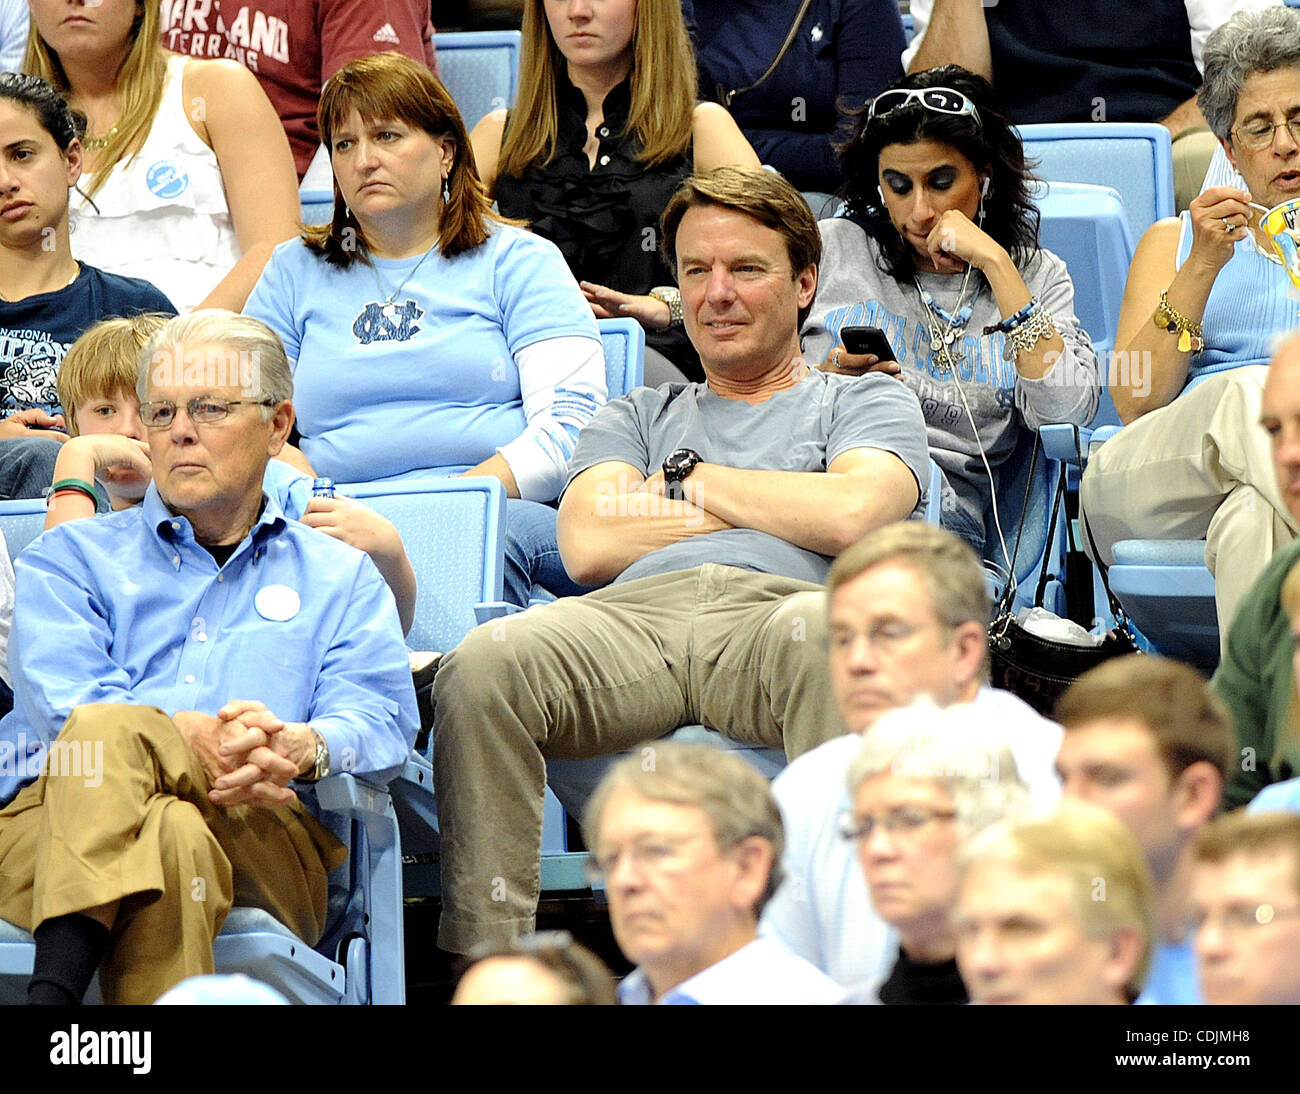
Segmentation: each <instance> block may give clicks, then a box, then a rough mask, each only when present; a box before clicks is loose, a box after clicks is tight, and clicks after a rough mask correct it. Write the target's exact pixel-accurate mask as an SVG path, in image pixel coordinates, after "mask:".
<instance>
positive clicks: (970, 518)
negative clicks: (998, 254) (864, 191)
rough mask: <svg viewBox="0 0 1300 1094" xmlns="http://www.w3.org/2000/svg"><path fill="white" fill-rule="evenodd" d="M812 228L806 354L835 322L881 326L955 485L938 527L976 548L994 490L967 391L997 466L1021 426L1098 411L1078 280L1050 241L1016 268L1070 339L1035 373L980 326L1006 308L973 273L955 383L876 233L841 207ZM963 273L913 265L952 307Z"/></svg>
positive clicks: (827, 345) (820, 353)
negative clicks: (1077, 311)
mask: <svg viewBox="0 0 1300 1094" xmlns="http://www.w3.org/2000/svg"><path fill="white" fill-rule="evenodd" d="M819 227H820V228H821V233H822V264H821V267H820V270H819V276H818V282H817V298H816V300H814V301H813V310H812V314H811V315H809V317H808V322H807V323H805V324H804V328H803V347H804V356H805V357H806V358H807V359H808V361H809V362H810V363H812V364H816V363H818V362H820V361H823V360H825V358H826V355H827V354H828V353H829V352H830V351H831V349H832V348H833V347H834V346H835V345H836V344H837V343H838V342H839V341H840V329H841V328H842V327H846V326H854V325H861V326H868V327H880V328H881V329H882V330H883V331H884V332H885V336H886V337H887V338H888V339H889V343H890V345H891V346H892V347H893V349H894V354H895V356H896V359H897V361H898V363H899V364H900V365H901V366H902V372H900V373H899V377H900V378H901V379H902V381H903V383H904V384H906V385H907V387H908V388H909V389H910V390H911V391H913V392H914V393H915V395H916V398H917V399H919V400H920V403H921V410H922V412H923V413H924V414H925V422H926V426H927V428H928V430H929V439H930V455H931V456H933V457H934V462H935V463H937V464H938V465H939V467H940V469H941V470H942V471H943V473H944V478H945V479H946V480H947V483H948V484H949V486H950V488H951V491H952V493H951V494H950V493H949V491H948V490H945V492H944V498H943V516H942V522H943V525H944V527H946V528H950V529H951V530H952V531H953V532H956V533H957V534H958V535H960V536H962V537H963V538H964V539H966V540H968V541H969V542H971V543H972V545H974V546H977V547H978V546H980V545H981V544H982V542H983V538H984V514H985V511H986V510H987V509H988V507H989V497H990V494H991V491H990V489H989V479H988V472H987V471H985V470H984V464H983V462H982V461H981V460H980V454H979V446H978V445H977V444H976V442H975V433H974V432H973V431H972V429H971V423H970V419H969V418H968V417H967V415H966V408H965V406H964V405H963V403H962V395H963V394H964V395H965V397H966V401H967V402H968V403H969V404H970V410H971V415H972V416H973V417H974V419H975V424H976V425H977V426H978V427H979V439H980V441H981V442H982V443H983V445H984V451H985V453H986V454H987V455H988V461H989V466H990V467H992V469H993V473H994V474H995V475H996V474H997V473H998V465H999V464H1000V463H1002V462H1003V461H1004V460H1006V458H1007V457H1008V456H1010V455H1011V453H1012V452H1013V451H1014V450H1015V447H1016V442H1017V440H1018V439H1019V433H1020V430H1021V429H1022V428H1024V427H1026V426H1027V427H1028V428H1030V429H1037V428H1038V427H1039V426H1040V425H1048V424H1052V423H1056V422H1068V423H1074V424H1076V425H1085V424H1086V423H1087V422H1088V421H1089V420H1090V419H1091V418H1092V415H1093V413H1094V412H1095V411H1096V409H1097V398H1098V366H1097V354H1096V353H1095V352H1094V351H1093V348H1092V340H1091V339H1090V338H1089V337H1088V334H1087V332H1086V331H1084V330H1083V329H1082V328H1081V327H1080V326H1079V321H1078V319H1076V318H1075V315H1074V284H1073V283H1072V282H1071V281H1070V275H1069V273H1068V271H1067V270H1066V268H1065V263H1064V262H1062V261H1061V260H1060V259H1059V258H1057V256H1056V255H1054V254H1052V252H1051V251H1043V250H1040V251H1039V252H1038V253H1037V254H1036V255H1035V256H1034V257H1033V258H1032V259H1031V260H1030V261H1029V262H1028V263H1026V264H1025V266H1024V267H1022V268H1021V269H1020V271H1019V272H1020V276H1021V277H1022V278H1023V279H1024V282H1025V287H1026V288H1028V289H1029V292H1030V294H1031V295H1033V296H1036V297H1037V298H1038V299H1039V301H1040V302H1041V303H1042V306H1043V307H1044V308H1045V309H1046V310H1047V311H1049V312H1050V313H1051V315H1052V319H1053V320H1054V321H1055V323H1056V329H1057V331H1058V332H1059V333H1060V335H1061V339H1062V340H1063V341H1064V342H1065V353H1064V355H1063V356H1062V357H1061V359H1060V360H1058V361H1057V362H1056V363H1055V364H1054V365H1053V366H1052V367H1051V368H1050V369H1049V370H1048V371H1047V372H1046V373H1045V374H1044V375H1043V377H1042V379H1039V380H1026V379H1025V378H1024V377H1022V376H1019V375H1017V373H1016V369H1015V363H1014V362H1012V361H1004V360H1003V359H1002V350H1003V347H1004V346H1005V345H1006V335H1004V334H1002V333H1000V332H994V333H993V334H987V335H986V334H983V333H982V331H983V330H984V328H985V327H987V326H991V325H992V324H994V323H997V322H998V321H999V320H1000V319H1002V314H1001V312H999V310H998V306H997V302H996V301H995V300H994V299H993V293H992V290H990V289H989V286H988V282H986V281H985V280H984V277H983V275H981V274H980V273H979V271H978V270H976V271H972V273H971V278H970V282H969V284H968V286H967V289H966V297H965V298H964V299H965V301H966V302H970V303H971V305H972V306H971V316H970V321H969V322H968V323H967V324H966V331H967V336H966V339H965V341H964V343H963V346H962V350H963V352H964V353H965V354H966V359H965V360H964V361H963V362H961V364H960V365H958V376H959V377H960V380H961V390H960V391H958V385H957V382H956V381H955V380H954V379H953V377H952V376H951V375H946V374H943V373H942V372H941V371H940V368H939V363H938V362H937V361H936V360H935V358H934V356H933V354H932V351H931V348H930V333H929V328H928V327H927V325H926V323H925V319H924V309H923V307H922V304H921V296H920V293H919V292H918V291H917V288H916V285H915V284H913V283H912V282H911V281H896V280H895V279H894V278H893V277H891V276H890V275H889V274H886V273H884V272H882V271H881V269H880V267H879V266H878V265H877V264H876V258H877V254H878V251H877V248H876V245H875V243H874V241H873V240H871V239H870V238H869V237H868V236H867V234H866V232H864V231H863V230H862V229H861V228H860V227H859V226H858V225H857V224H855V223H854V222H853V221H851V220H848V219H846V218H842V217H837V218H835V219H833V220H823V221H822V222H821V223H820V225H819ZM962 278H963V275H961V274H954V275H949V274H931V273H925V274H921V275H919V280H920V282H921V284H922V285H923V286H924V287H925V289H926V291H927V292H928V293H930V295H931V296H932V297H933V298H934V300H935V303H936V304H938V305H939V307H941V308H945V309H948V310H951V309H953V308H954V307H955V306H956V303H957V296H958V292H959V290H960V288H961V283H962ZM895 382H896V383H897V381H895Z"/></svg>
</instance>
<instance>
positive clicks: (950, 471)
mask: <svg viewBox="0 0 1300 1094" xmlns="http://www.w3.org/2000/svg"><path fill="white" fill-rule="evenodd" d="M840 161H841V165H842V167H843V170H844V177H845V179H846V182H845V187H844V191H843V195H844V197H845V203H846V204H845V210H844V212H843V213H842V214H841V215H840V216H838V217H835V218H833V219H831V220H824V221H822V222H821V230H822V241H823V248H824V249H823V254H822V266H821V270H820V277H819V282H818V288H817V299H816V300H815V301H814V303H813V311H812V314H811V315H810V316H809V319H808V322H807V323H806V324H805V325H804V330H803V335H804V355H805V357H806V358H807V359H808V360H809V361H820V362H821V365H820V367H821V368H823V369H826V370H827V371H831V372H845V373H850V374H859V373H862V372H866V371H870V370H875V371H883V372H888V373H891V374H893V375H895V376H897V377H898V378H899V379H900V380H902V381H903V383H905V384H907V386H908V387H909V388H911V390H912V391H914V392H915V393H916V396H917V398H918V399H919V400H920V401H921V408H922V410H923V411H924V413H925V418H926V424H927V427H928V430H929V441H930V455H931V456H932V457H933V459H934V460H935V462H936V463H937V464H938V465H939V467H940V468H941V470H942V471H943V474H944V477H945V479H946V480H947V483H946V486H945V489H944V495H945V497H944V505H943V516H942V522H943V525H944V527H946V528H949V529H950V530H951V531H953V532H955V533H956V534H957V535H959V536H961V537H962V538H963V539H965V540H966V541H967V542H968V543H970V544H971V546H972V547H974V548H975V549H976V550H977V551H978V550H983V547H984V528H985V522H984V516H985V512H986V510H987V509H988V507H989V504H990V498H991V495H992V487H991V482H992V481H993V479H994V477H995V473H996V470H997V468H998V465H999V464H1001V463H1003V462H1004V461H1005V460H1006V459H1007V458H1008V457H1009V456H1010V455H1011V453H1012V452H1013V451H1014V449H1015V447H1016V444H1017V441H1018V439H1019V434H1020V430H1021V429H1025V428H1027V429H1037V428H1038V427H1039V426H1040V425H1046V424H1048V423H1053V422H1072V423H1075V424H1078V425H1083V424H1084V423H1086V422H1087V421H1088V420H1089V419H1090V418H1091V417H1092V415H1093V413H1094V411H1095V410H1096V407H1097V391H1098V368H1097V355H1096V354H1095V353H1094V352H1093V348H1092V342H1091V341H1090V340H1089V338H1088V335H1087V333H1086V332H1085V331H1083V330H1082V329H1081V328H1080V326H1079V322H1078V320H1077V319H1076V318H1075V315H1074V285H1073V284H1072V282H1071V281H1070V275H1069V273H1068V272H1067V271H1066V268H1065V263H1063V262H1062V261H1061V260H1060V259H1059V258H1058V257H1057V256H1056V255H1054V254H1052V253H1051V252H1050V251H1046V250H1042V249H1041V248H1039V246H1038V211H1037V210H1036V209H1035V208H1034V206H1033V204H1032V203H1031V200H1030V197H1029V184H1030V181H1031V178H1030V175H1029V172H1028V170H1027V169H1026V167H1025V155H1024V148H1023V147H1022V145H1021V143H1020V138H1019V136H1018V135H1017V134H1016V132H1015V130H1014V129H1012V128H1011V125H1010V123H1009V122H1008V121H1007V120H1006V119H1005V118H1004V117H1003V116H1002V115H1001V114H1000V113H999V112H998V110H997V107H996V105H995V103H994V98H993V89H992V88H991V87H990V86H989V84H988V82H987V81H985V80H984V79H983V78H982V77H979V76H976V75H974V74H972V73H970V72H967V71H966V70H965V69H963V68H959V67H957V66H955V65H948V66H945V67H943V68H936V69H930V70H929V71H926V72H918V73H914V74H912V75H910V76H905V77H904V78H903V79H901V80H899V81H898V82H897V83H896V84H894V86H893V87H892V88H890V89H889V90H888V91H885V92H883V93H882V94H880V95H878V96H876V98H875V99H873V100H872V101H871V102H870V103H868V104H867V107H866V109H865V110H863V111H862V113H861V114H860V115H859V116H858V119H857V124H856V126H855V129H854V134H853V137H852V138H851V139H850V140H849V142H848V143H847V144H846V145H845V146H844V147H843V148H841V150H840ZM850 326H869V327H878V328H880V329H881V330H882V331H883V332H884V335H885V337H886V338H887V339H888V341H889V344H890V348H891V349H892V352H893V355H894V359H893V360H888V359H884V358H883V356H880V357H878V356H876V355H875V354H871V353H866V354H859V353H850V352H848V350H847V349H846V347H845V345H844V341H843V338H842V334H841V332H842V330H843V328H845V327H850ZM850 340H852V339H850ZM950 492H951V495H955V496H950Z"/></svg>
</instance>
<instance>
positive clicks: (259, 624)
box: [0, 311, 417, 1003]
mask: <svg viewBox="0 0 1300 1094" xmlns="http://www.w3.org/2000/svg"><path fill="white" fill-rule="evenodd" d="M140 360H141V362H142V366H141V367H142V369H143V370H144V372H145V375H144V377H143V385H142V391H143V394H144V395H145V398H144V401H143V403H142V405H141V407H140V417H141V419H142V421H143V422H144V423H145V426H146V427H147V433H148V447H149V455H150V458H151V463H152V467H153V482H152V483H151V485H150V486H149V488H148V490H147V492H146V493H145V496H144V500H143V502H142V503H141V504H140V505H139V506H134V507H131V508H129V509H126V510H123V511H121V512H117V513H113V514H110V515H107V516H103V517H99V518H96V519H94V520H76V521H70V522H68V523H66V524H63V525H60V526H59V527H57V528H54V529H51V530H50V531H49V532H47V533H45V534H44V535H43V536H42V537H41V538H40V539H39V540H38V541H37V542H35V543H34V544H33V545H32V546H31V547H30V548H29V549H28V550H27V551H25V552H23V554H22V555H21V556H20V557H19V559H18V560H17V563H16V566H15V570H16V572H17V597H16V601H17V603H16V613H15V620H14V631H13V650H12V652H13V659H12V663H11V667H12V669H13V675H14V691H15V697H16V702H15V710H14V712H13V713H12V714H10V715H9V716H8V717H7V718H6V719H5V720H4V721H3V722H0V756H6V757H7V758H8V759H9V761H10V763H9V764H8V765H7V766H0V801H6V802H7V803H8V804H7V806H6V807H5V808H4V810H3V811H0V918H3V919H5V920H8V921H9V922H11V923H14V924H17V925H18V926H20V927H22V928H24V929H28V930H32V932H33V934H34V937H35V940H36V957H35V968H34V971H33V976H32V982H31V985H30V986H29V989H28V998H29V1001H31V1002H35V1003H76V1002H79V1001H80V1000H81V998H82V996H83V995H84V993H85V990H86V987H87V986H88V984H89V982H90V979H91V977H92V976H93V975H94V973H95V971H96V969H98V971H99V973H100V988H101V992H102V995H103V998H104V1000H105V1001H106V1002H110V1003H148V1002H152V1001H153V1000H154V999H155V998H156V997H157V996H158V995H160V994H161V993H162V992H163V991H165V990H167V989H168V988H169V987H171V986H172V985H174V984H176V983H178V982H179V981H181V980H183V979H185V978H186V977H188V976H192V975H196V974H202V973H210V972H212V971H213V955H212V940H213V938H214V937H215V935H216V933H217V931H218V930H219V929H220V927H221V924H222V922H223V921H224V919H225V917H226V913H227V912H228V911H229V910H230V908H231V906H232V905H233V904H236V903H238V904H245V905H253V906H256V907H259V908H262V909H264V910H266V911H267V912H269V913H270V914H272V915H274V916H275V917H276V918H277V919H278V920H280V922H282V923H283V924H285V925H286V926H287V927H289V928H290V929H291V930H292V931H293V932H294V933H295V934H297V935H298V936H299V937H301V938H302V939H304V940H305V941H306V942H307V943H309V944H313V945H314V944H315V943H316V942H317V941H318V940H319V938H320V937H321V935H322V933H323V931H324V927H325V914H326V895H327V875H328V873H329V871H330V870H331V869H333V868H334V867H336V866H338V865H341V863H342V862H343V860H344V858H345V857H346V852H345V849H344V847H343V845H342V844H340V843H339V842H338V841H337V840H336V839H335V838H334V836H333V835H332V834H331V833H330V832H329V831H328V830H327V829H326V828H325V827H324V826H323V825H322V824H321V823H320V821H318V820H317V819H316V817H315V816H314V795H313V794H312V792H311V790H310V784H311V783H313V782H315V781H317V780H318V779H320V778H322V777H324V776H325V775H327V774H329V773H331V772H333V771H350V772H353V773H355V774H367V775H370V776H371V777H372V778H374V779H378V780H379V781H383V780H384V779H385V778H386V777H389V776H391V775H392V774H393V773H394V772H395V771H396V770H397V769H399V768H400V766H401V764H402V763H403V762H404V761H405V759H406V756H407V754H408V752H409V749H410V746H411V743H412V741H413V740H414V738H415V731H416V724H417V718H416V711H415V696H414V692H413V690H412V687H411V682H410V681H411V677H410V673H409V669H408V663H407V655H406V650H405V647H404V646H403V644H402V631H401V626H400V624H399V622H398V617H397V610H396V607H395V605H394V601H393V596H392V594H391V592H390V591H389V589H388V587H387V585H385V583H384V581H383V579H382V578H381V577H380V575H379V572H378V571H377V570H376V569H375V566H374V564H373V563H372V562H371V561H370V560H369V559H368V558H367V557H366V556H365V555H364V554H362V553H361V552H359V551H357V550H355V549H354V548H352V547H348V546H346V545H344V544H342V543H338V542H335V541H333V540H332V539H331V538H329V537H327V536H322V535H319V534H317V533H316V532H315V531H313V530H312V529H310V528H307V527H306V526H305V525H303V524H301V523H300V522H298V521H293V520H288V519H286V517H285V515H284V513H283V512H282V510H281V508H280V505H279V504H278V502H277V501H276V500H275V499H274V498H272V497H270V496H268V495H265V494H264V493H263V490H262V480H263V475H264V472H265V469H266V464H267V461H268V460H269V459H270V458H271V457H273V456H274V455H275V454H276V453H277V452H279V451H280V449H281V447H282V446H283V444H284V442H285V439H286V438H287V436H288V434H289V430H290V427H291V426H292V423H293V404H292V403H291V402H290V397H291V395H292V391H293V384H292V379H291V377H290V374H289V370H288V364H287V362H286V360H285V358H284V351H283V348H282V347H281V346H280V343H279V340H278V339H277V338H276V336H275V335H274V334H273V333H272V332H271V331H270V330H269V329H268V328H266V327H265V326H264V325H263V324H261V323H260V322H258V321H256V320H252V319H248V318H245V317H243V316H237V315H233V314H230V313H227V312H217V311H201V312H196V313H193V314H192V315H189V316H185V317H182V318H179V319H174V320H172V321H170V322H169V323H168V324H167V325H166V326H165V327H163V328H162V329H161V330H160V331H159V332H158V333H157V334H156V335H155V336H154V337H153V339H152V340H151V341H150V343H149V344H148V345H147V346H146V347H145V349H144V350H143V352H142V353H141V358H140ZM232 366H237V367H232ZM245 366H247V367H245ZM42 758H45V759H46V762H47V766H46V767H45V769H44V770H43V769H42ZM295 780H297V781H296V783H295ZM291 783H295V785H296V788H297V790H295V788H294V786H291V785H290V784H291ZM299 792H301V793H302V795H303V797H302V799H301V800H300V798H299Z"/></svg>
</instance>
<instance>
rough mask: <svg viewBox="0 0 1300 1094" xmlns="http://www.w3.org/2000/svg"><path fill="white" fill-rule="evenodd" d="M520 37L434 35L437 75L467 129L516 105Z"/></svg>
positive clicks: (509, 34) (475, 33) (492, 32)
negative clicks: (487, 116)
mask: <svg viewBox="0 0 1300 1094" xmlns="http://www.w3.org/2000/svg"><path fill="white" fill-rule="evenodd" d="M521 40H522V39H521V36H520V33H519V31H517V30H484V31H467V32H453V33H447V34H435V35H434V36H433V45H434V49H435V50H436V51H437V55H438V75H439V77H440V78H441V79H442V83H443V86H444V87H446V89H447V90H448V91H449V92H450V93H451V97H452V98H453V99H454V100H455V101H456V106H457V108H458V109H459V110H460V116H461V118H462V119H463V121H464V122H465V128H466V129H473V128H474V126H476V125H477V124H478V123H479V120H480V119H481V118H482V117H483V116H484V115H485V114H490V113H491V112H492V111H493V110H500V109H501V108H502V107H509V106H511V105H512V104H513V103H514V101H515V90H516V88H517V86H518V82H519V51H520V42H521Z"/></svg>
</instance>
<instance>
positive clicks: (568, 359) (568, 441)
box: [499, 336, 608, 501]
mask: <svg viewBox="0 0 1300 1094" xmlns="http://www.w3.org/2000/svg"><path fill="white" fill-rule="evenodd" d="M515 362H516V364H517V365H518V368H519V387H520V391H521V393H522V395H523V400H524V417H525V418H527V419H528V427H527V428H526V429H525V430H524V431H523V432H522V433H521V434H520V435H519V436H518V437H516V438H515V439H514V440H513V441H511V442H510V443H509V444H506V445H503V446H502V447H501V448H500V450H499V451H500V453H501V455H502V457H503V458H504V459H505V461H506V463H508V464H509V465H510V472H511V474H513V475H514V477H515V483H516V484H517V485H518V487H519V496H520V497H522V498H525V499H527V500H528V501H551V500H553V499H554V498H556V497H558V496H559V494H560V491H561V490H562V489H563V488H564V484H565V480H566V478H567V471H568V466H569V458H570V457H571V456H572V455H573V449H574V446H575V445H576V444H577V443H578V434H579V433H580V432H581V431H582V428H583V426H585V425H586V424H587V423H588V422H589V421H591V419H592V417H593V416H594V415H595V413H596V411H597V410H599V409H600V408H601V407H602V406H604V405H605V400H606V397H607V395H608V392H607V390H606V387H605V355H604V352H603V350H602V349H601V344H600V341H599V339H591V338H582V337H574V336H568V337H563V338H548V339H546V340H545V341H542V342H534V343H533V344H532V345H530V346H525V347H524V348H523V349H521V350H519V351H518V352H517V353H516V354H515Z"/></svg>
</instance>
